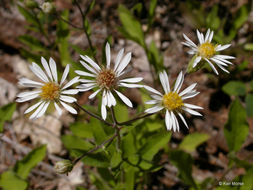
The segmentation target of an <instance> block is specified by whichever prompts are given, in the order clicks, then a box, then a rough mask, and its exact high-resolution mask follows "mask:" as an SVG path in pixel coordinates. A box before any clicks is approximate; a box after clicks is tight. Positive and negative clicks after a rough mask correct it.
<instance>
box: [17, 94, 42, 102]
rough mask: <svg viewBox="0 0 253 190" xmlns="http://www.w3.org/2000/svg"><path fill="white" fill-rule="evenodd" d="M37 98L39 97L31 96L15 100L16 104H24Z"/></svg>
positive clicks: (37, 95)
mask: <svg viewBox="0 0 253 190" xmlns="http://www.w3.org/2000/svg"><path fill="white" fill-rule="evenodd" d="M37 97H39V94H33V95H30V96H26V97H23V98H18V99H17V100H16V102H26V101H29V100H32V99H35V98H37Z"/></svg>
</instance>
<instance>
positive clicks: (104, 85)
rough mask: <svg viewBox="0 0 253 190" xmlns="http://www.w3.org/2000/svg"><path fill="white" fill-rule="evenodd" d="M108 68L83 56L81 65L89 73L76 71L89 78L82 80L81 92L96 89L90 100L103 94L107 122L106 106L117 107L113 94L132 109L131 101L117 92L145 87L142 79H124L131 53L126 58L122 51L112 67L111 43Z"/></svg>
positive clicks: (102, 108)
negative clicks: (122, 88) (123, 89)
mask: <svg viewBox="0 0 253 190" xmlns="http://www.w3.org/2000/svg"><path fill="white" fill-rule="evenodd" d="M105 50H106V52H105V54H106V67H103V66H102V67H100V66H98V64H97V63H95V62H94V61H93V60H92V59H91V58H89V57H88V56H82V55H80V56H81V58H82V59H83V60H84V61H80V63H81V64H82V65H83V66H84V67H85V69H87V71H88V72H85V71H80V70H76V71H75V72H76V73H77V74H78V75H81V76H84V77H89V79H80V82H82V84H81V85H80V86H78V87H77V88H79V91H88V90H91V89H95V92H94V93H92V94H91V95H90V96H89V99H92V98H94V97H95V96H96V95H97V94H98V93H99V92H101V93H102V105H101V115H102V118H103V119H104V120H105V119H106V116H107V111H106V106H108V107H111V106H115V105H116V99H115V97H114V95H113V94H117V95H118V96H119V98H120V99H121V100H122V101H123V102H124V103H125V104H126V105H127V106H129V107H132V106H133V105H132V103H131V101H130V100H129V99H128V98H127V97H126V96H125V95H123V94H122V93H121V92H119V91H118V90H117V88H118V87H127V88H139V87H143V86H142V85H140V84H135V83H138V82H140V81H141V80H142V78H141V77H134V78H124V74H126V71H124V69H125V68H126V67H127V65H128V64H129V62H130V60H131V53H130V52H129V53H127V54H126V55H125V56H123V54H124V49H121V50H120V51H119V53H118V55H117V58H116V60H115V64H114V66H112V65H111V63H110V61H111V52H110V45H109V43H107V44H106V47H105Z"/></svg>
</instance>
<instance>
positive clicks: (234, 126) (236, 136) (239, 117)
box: [224, 99, 249, 152]
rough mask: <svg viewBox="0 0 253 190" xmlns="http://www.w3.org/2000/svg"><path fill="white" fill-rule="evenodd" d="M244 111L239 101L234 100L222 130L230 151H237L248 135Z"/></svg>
mask: <svg viewBox="0 0 253 190" xmlns="http://www.w3.org/2000/svg"><path fill="white" fill-rule="evenodd" d="M248 132H249V129H248V123H247V120H246V111H245V109H244V107H243V106H242V104H241V103H240V101H239V100H238V99H236V100H235V101H234V102H233V103H232V105H231V107H230V111H229V116H228V121H227V123H226V125H225V128H224V135H225V138H226V140H227V144H228V147H229V150H230V151H235V152H236V151H238V150H239V149H240V148H241V146H242V144H243V142H244V141H245V139H246V137H247V135H248Z"/></svg>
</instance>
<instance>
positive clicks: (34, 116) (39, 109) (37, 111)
mask: <svg viewBox="0 0 253 190" xmlns="http://www.w3.org/2000/svg"><path fill="white" fill-rule="evenodd" d="M45 103H46V102H42V104H40V106H39V107H38V108H37V109H36V110H35V112H33V114H32V115H31V116H30V117H29V119H33V118H36V116H37V115H38V114H39V112H40V111H41V110H42V108H43V107H44V105H45Z"/></svg>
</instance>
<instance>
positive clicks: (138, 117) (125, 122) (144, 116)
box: [118, 113, 154, 125]
mask: <svg viewBox="0 0 253 190" xmlns="http://www.w3.org/2000/svg"><path fill="white" fill-rule="evenodd" d="M153 114H154V113H148V114H146V115H142V114H140V116H137V117H135V118H133V119H130V120H128V121H124V122H121V123H118V124H119V125H130V124H131V123H133V122H134V121H136V120H139V119H143V118H146V117H149V116H151V115H153Z"/></svg>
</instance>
